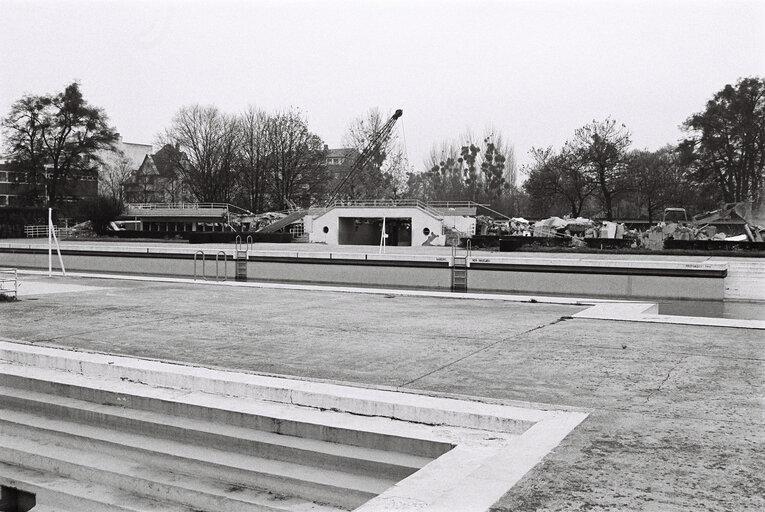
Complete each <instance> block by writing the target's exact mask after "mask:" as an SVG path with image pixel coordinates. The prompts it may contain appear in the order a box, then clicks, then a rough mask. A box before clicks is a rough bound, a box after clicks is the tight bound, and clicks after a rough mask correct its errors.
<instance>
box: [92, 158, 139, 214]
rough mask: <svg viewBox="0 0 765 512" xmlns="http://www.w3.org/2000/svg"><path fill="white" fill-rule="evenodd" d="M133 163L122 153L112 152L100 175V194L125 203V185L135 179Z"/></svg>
mask: <svg viewBox="0 0 765 512" xmlns="http://www.w3.org/2000/svg"><path fill="white" fill-rule="evenodd" d="M134 170H135V169H133V162H132V160H130V159H129V158H128V157H127V156H125V154H124V153H123V152H122V151H119V152H116V151H115V152H112V154H111V155H110V156H109V157H107V158H104V166H103V167H102V168H101V172H100V173H99V175H98V189H99V190H98V192H99V194H101V195H104V196H107V197H111V198H112V199H114V200H115V201H117V202H118V203H120V204H121V203H123V202H124V201H125V183H127V182H129V181H130V179H131V178H132V177H133V171H134Z"/></svg>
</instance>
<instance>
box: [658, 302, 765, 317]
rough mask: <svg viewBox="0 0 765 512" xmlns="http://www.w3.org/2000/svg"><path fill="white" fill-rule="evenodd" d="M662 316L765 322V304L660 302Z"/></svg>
mask: <svg viewBox="0 0 765 512" xmlns="http://www.w3.org/2000/svg"><path fill="white" fill-rule="evenodd" d="M658 304H659V314H660V315H674V316H703V317H709V318H734V319H738V320H765V303H763V302H759V303H758V302H731V301H712V300H694V301H690V300H686V301H671V302H659V303H658Z"/></svg>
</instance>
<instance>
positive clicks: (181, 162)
mask: <svg viewBox="0 0 765 512" xmlns="http://www.w3.org/2000/svg"><path fill="white" fill-rule="evenodd" d="M238 140H239V130H238V123H237V120H236V118H235V117H233V116H230V115H227V114H224V113H222V112H221V111H220V110H218V108H217V107H214V106H207V107H203V106H201V105H191V106H186V107H182V108H181V109H180V110H179V111H178V113H176V114H175V117H173V121H172V125H171V126H170V128H168V129H167V130H166V131H165V133H164V135H163V136H161V137H160V142H161V143H162V144H163V145H164V144H170V145H172V146H174V147H176V148H178V149H179V150H180V151H179V152H178V153H176V156H177V158H176V159H175V161H174V162H173V163H174V165H175V166H176V169H177V170H178V172H179V174H180V175H181V177H182V178H183V181H184V183H185V184H186V185H187V186H188V187H189V189H190V190H191V192H192V194H193V195H194V196H195V197H196V199H197V200H198V201H202V202H211V203H215V202H218V203H228V202H230V201H231V198H232V197H233V194H234V186H235V166H236V163H237V149H238V145H237V143H238Z"/></svg>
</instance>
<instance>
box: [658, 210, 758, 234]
mask: <svg viewBox="0 0 765 512" xmlns="http://www.w3.org/2000/svg"><path fill="white" fill-rule="evenodd" d="M733 214H736V215H737V216H738V217H739V218H741V219H743V220H744V222H745V224H744V232H745V233H746V239H747V240H748V241H750V242H762V241H763V238H762V234H761V231H763V230H764V229H765V218H763V217H762V216H760V215H758V213H757V212H754V211H753V210H752V203H751V202H750V201H740V202H737V203H725V204H724V205H723V206H722V208H720V209H718V210H713V211H710V212H705V213H702V214H699V215H696V216H694V217H693V218H692V219H691V220H690V221H689V220H688V215H687V213H686V211H685V208H665V209H664V215H663V218H662V224H663V226H662V228H663V232H664V235H665V238H666V237H667V235H672V234H673V233H674V232H675V229H676V228H675V227H674V226H673V225H675V226H676V225H679V226H684V227H685V228H687V229H688V234H689V236H690V238H691V239H694V238H696V237H697V236H698V234H699V233H701V232H703V231H705V230H706V229H707V227H709V226H710V225H711V224H714V223H716V222H719V221H724V220H730V219H732V218H733Z"/></svg>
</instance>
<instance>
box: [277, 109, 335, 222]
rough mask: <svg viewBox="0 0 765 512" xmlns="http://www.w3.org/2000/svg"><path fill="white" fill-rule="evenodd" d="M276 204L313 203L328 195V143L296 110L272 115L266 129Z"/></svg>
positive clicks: (281, 205) (305, 204)
mask: <svg viewBox="0 0 765 512" xmlns="http://www.w3.org/2000/svg"><path fill="white" fill-rule="evenodd" d="M266 138H267V143H268V149H269V169H268V177H269V186H270V190H271V203H272V206H273V207H275V208H277V209H279V210H283V209H286V208H288V207H290V206H292V205H293V204H294V205H296V206H310V205H311V204H314V203H316V202H317V201H319V200H321V199H323V198H324V194H325V192H326V185H327V165H326V153H325V151H324V142H323V141H322V140H321V137H319V136H318V135H316V134H315V133H312V132H311V131H310V130H309V129H308V124H307V122H306V121H305V119H304V118H303V116H302V115H301V114H300V112H298V111H295V110H289V111H287V112H281V113H277V114H275V115H273V116H271V117H270V119H269V121H268V127H267V129H266Z"/></svg>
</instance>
